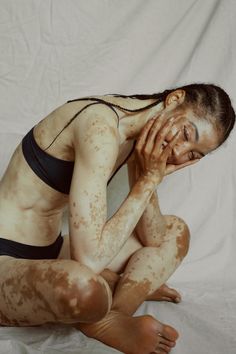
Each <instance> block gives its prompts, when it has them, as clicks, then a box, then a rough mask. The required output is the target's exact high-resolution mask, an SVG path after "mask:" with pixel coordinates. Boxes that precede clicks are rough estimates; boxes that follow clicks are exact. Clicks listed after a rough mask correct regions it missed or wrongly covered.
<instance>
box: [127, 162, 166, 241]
mask: <svg viewBox="0 0 236 354" xmlns="http://www.w3.org/2000/svg"><path fill="white" fill-rule="evenodd" d="M128 173H129V185H130V188H132V187H133V185H134V184H135V182H136V181H137V179H138V178H139V176H140V174H141V172H140V168H139V165H138V163H137V161H136V160H135V159H133V160H132V161H131V162H130V163H129V164H128ZM135 231H136V232H137V234H138V237H139V239H140V241H141V242H142V243H143V245H145V246H147V245H149V246H150V245H153V246H157V245H158V244H159V243H161V241H160V239H161V236H162V235H163V234H164V233H165V231H166V220H165V218H164V216H163V215H162V213H161V210H160V206H159V202H158V196H157V192H156V190H155V191H154V192H153V194H152V196H151V198H150V200H149V202H148V204H147V206H146V208H145V210H144V212H143V214H142V216H141V217H140V219H139V221H138V223H137V225H136V227H135Z"/></svg>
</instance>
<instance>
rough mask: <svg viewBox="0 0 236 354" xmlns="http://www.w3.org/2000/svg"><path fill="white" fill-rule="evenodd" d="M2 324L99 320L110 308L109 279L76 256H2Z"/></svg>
mask: <svg viewBox="0 0 236 354" xmlns="http://www.w3.org/2000/svg"><path fill="white" fill-rule="evenodd" d="M0 270H1V277H0V325H6V326H32V325H41V324H44V323H49V322H50V323H58V322H59V323H77V322H86V323H89V322H95V321H98V320H100V319H101V318H103V317H104V316H105V315H106V314H107V313H108V311H109V310H110V306H111V302H112V296H111V291H110V288H109V286H108V284H107V283H106V281H105V280H104V279H103V278H102V277H101V276H97V275H95V274H94V273H93V272H92V271H91V270H90V269H88V268H87V267H85V266H82V265H80V264H79V263H78V262H75V261H73V260H28V259H23V260H22V259H15V258H12V257H8V256H1V257H0Z"/></svg>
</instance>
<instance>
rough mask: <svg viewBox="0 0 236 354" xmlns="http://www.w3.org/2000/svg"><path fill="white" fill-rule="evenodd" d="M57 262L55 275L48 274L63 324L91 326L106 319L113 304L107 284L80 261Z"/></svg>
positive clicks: (52, 270) (55, 304)
mask: <svg viewBox="0 0 236 354" xmlns="http://www.w3.org/2000/svg"><path fill="white" fill-rule="evenodd" d="M56 262H57V265H56V267H55V268H54V269H51V273H52V274H50V272H49V273H48V274H49V277H50V279H51V285H52V287H53V291H52V296H53V298H54V302H55V303H54V308H56V312H57V316H58V318H59V319H60V321H62V322H66V323H75V322H87V323H89V322H96V321H99V320H100V319H101V318H103V317H104V316H105V315H106V314H107V312H108V311H109V310H110V307H111V302H112V295H111V291H110V288H109V286H108V284H107V283H106V281H105V280H104V279H103V278H102V277H100V276H98V275H96V274H94V273H93V272H92V271H91V270H90V269H89V268H87V267H86V266H83V265H81V264H79V263H78V262H76V261H73V260H61V261H56ZM58 262H59V263H58Z"/></svg>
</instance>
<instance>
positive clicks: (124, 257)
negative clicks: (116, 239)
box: [58, 232, 143, 273]
mask: <svg viewBox="0 0 236 354" xmlns="http://www.w3.org/2000/svg"><path fill="white" fill-rule="evenodd" d="M142 247H143V246H142V244H141V243H140V241H139V240H138V238H137V237H136V235H135V232H133V233H132V234H131V236H130V237H129V238H128V240H127V241H126V243H125V244H124V245H123V247H122V248H121V250H120V252H119V253H118V254H117V255H116V256H115V257H114V258H113V260H112V261H111V263H110V264H108V265H107V267H106V268H107V269H109V270H111V271H113V272H116V273H121V272H122V271H123V270H124V268H125V266H126V264H127V262H128V260H129V258H130V257H131V256H132V254H134V252H136V251H137V250H138V249H140V248H142ZM58 258H59V259H70V244H69V235H65V236H63V245H62V248H61V252H60V254H59V256H58Z"/></svg>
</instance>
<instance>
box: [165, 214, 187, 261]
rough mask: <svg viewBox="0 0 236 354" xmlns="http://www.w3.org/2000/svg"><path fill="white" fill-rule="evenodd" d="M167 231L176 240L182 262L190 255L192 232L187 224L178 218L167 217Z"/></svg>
mask: <svg viewBox="0 0 236 354" xmlns="http://www.w3.org/2000/svg"><path fill="white" fill-rule="evenodd" d="M165 218H166V221H167V226H166V227H167V231H169V233H170V234H171V235H172V236H173V237H174V239H175V240H176V241H175V242H176V246H177V256H176V258H178V259H180V260H182V259H183V258H184V257H185V256H186V255H187V253H188V250H189V244H190V230H189V227H188V225H187V224H186V222H185V221H184V220H183V219H181V218H180V217H178V216H175V215H166V216H165Z"/></svg>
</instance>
